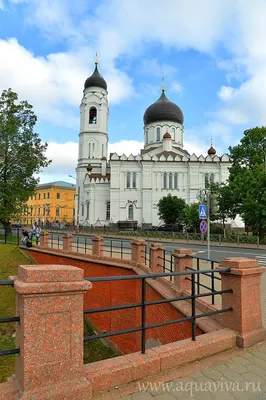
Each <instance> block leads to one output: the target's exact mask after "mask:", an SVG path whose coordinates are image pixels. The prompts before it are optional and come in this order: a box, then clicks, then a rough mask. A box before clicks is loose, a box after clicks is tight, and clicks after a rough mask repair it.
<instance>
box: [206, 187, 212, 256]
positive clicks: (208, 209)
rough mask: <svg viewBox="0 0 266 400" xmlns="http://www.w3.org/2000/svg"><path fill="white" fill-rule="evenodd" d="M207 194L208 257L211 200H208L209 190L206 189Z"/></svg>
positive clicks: (209, 250) (208, 248)
mask: <svg viewBox="0 0 266 400" xmlns="http://www.w3.org/2000/svg"><path fill="white" fill-rule="evenodd" d="M206 196H207V258H208V259H210V252H211V249H210V247H211V239H210V227H211V224H210V217H211V212H210V209H211V201H210V192H209V191H207V193H206Z"/></svg>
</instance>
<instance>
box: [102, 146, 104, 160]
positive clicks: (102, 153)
mask: <svg viewBox="0 0 266 400" xmlns="http://www.w3.org/2000/svg"><path fill="white" fill-rule="evenodd" d="M102 157H104V144H102Z"/></svg>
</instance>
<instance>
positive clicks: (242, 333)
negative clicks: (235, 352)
mask: <svg viewBox="0 0 266 400" xmlns="http://www.w3.org/2000/svg"><path fill="white" fill-rule="evenodd" d="M220 266H221V267H222V268H231V270H230V272H227V273H221V279H222V290H227V289H232V291H233V293H224V294H222V308H224V309H225V308H228V307H233V311H230V312H226V313H223V314H222V324H223V325H224V326H225V327H227V328H230V329H232V330H234V331H237V332H238V337H237V345H238V346H240V347H248V346H251V345H252V344H254V343H258V342H260V341H263V340H265V339H266V329H265V328H263V327H262V313H261V298H260V283H261V275H262V273H263V272H265V271H266V270H265V268H263V267H259V265H258V261H257V260H254V259H250V258H240V257H236V258H225V259H224V260H222V261H221V264H220Z"/></svg>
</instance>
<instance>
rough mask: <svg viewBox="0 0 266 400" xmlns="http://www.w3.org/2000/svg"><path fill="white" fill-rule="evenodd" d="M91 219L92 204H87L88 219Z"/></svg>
mask: <svg viewBox="0 0 266 400" xmlns="http://www.w3.org/2000/svg"><path fill="white" fill-rule="evenodd" d="M89 218H90V202H89V201H88V202H87V219H89Z"/></svg>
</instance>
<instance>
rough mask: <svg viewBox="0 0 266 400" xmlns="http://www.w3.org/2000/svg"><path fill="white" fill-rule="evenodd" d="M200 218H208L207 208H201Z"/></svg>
mask: <svg viewBox="0 0 266 400" xmlns="http://www.w3.org/2000/svg"><path fill="white" fill-rule="evenodd" d="M199 217H200V219H206V218H207V206H202V205H201V206H199Z"/></svg>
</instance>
